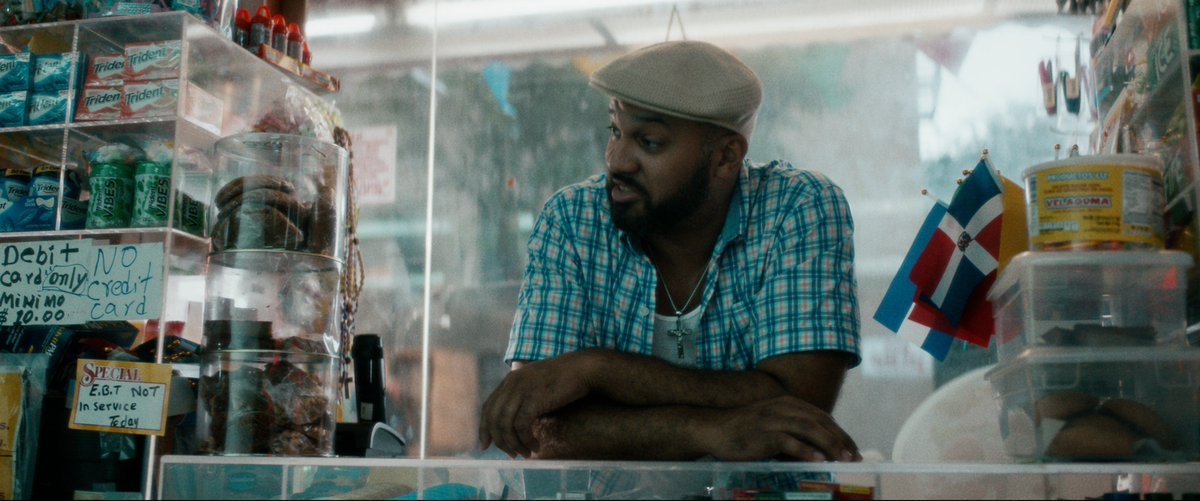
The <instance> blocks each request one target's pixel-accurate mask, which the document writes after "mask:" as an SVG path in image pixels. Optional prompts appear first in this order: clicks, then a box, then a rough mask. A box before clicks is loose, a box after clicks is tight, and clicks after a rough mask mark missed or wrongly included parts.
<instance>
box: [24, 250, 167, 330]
mask: <svg viewBox="0 0 1200 501" xmlns="http://www.w3.org/2000/svg"><path fill="white" fill-rule="evenodd" d="M162 271H163V244H162V243H161V242H156V243H143V244H124V245H92V241H91V240H54V241H45V242H19V243H16V242H14V243H2V244H0V325H65V324H80V323H84V322H90V321H97V320H135V319H143V318H155V317H158V316H160V314H161V310H162V293H163V291H162V288H163V277H162Z"/></svg>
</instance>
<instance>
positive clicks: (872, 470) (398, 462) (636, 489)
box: [158, 456, 1200, 499]
mask: <svg viewBox="0 0 1200 501" xmlns="http://www.w3.org/2000/svg"><path fill="white" fill-rule="evenodd" d="M161 475H162V476H161V477H160V482H159V486H160V490H159V493H158V494H159V498H160V499H218V498H251V497H254V498H273V499H308V498H311V497H313V496H333V495H340V496H342V497H345V498H350V499H353V498H366V497H390V498H396V497H399V496H402V495H406V494H407V495H410V496H411V495H412V493H413V492H423V493H426V492H427V493H429V497H427V499H429V498H432V497H433V494H434V493H435V492H437V490H438V489H446V488H448V487H456V488H458V490H457V492H458V493H459V495H463V494H462V493H463V492H464V491H463V490H462V489H467V490H468V491H470V490H474V494H475V495H477V496H478V498H480V499H534V498H542V499H555V498H557V499H583V497H580V496H585V495H586V496H589V498H590V499H600V498H604V497H614V498H642V499H650V498H655V497H658V498H665V499H672V498H673V499H679V498H682V497H683V496H688V495H697V494H704V493H706V492H707V493H709V494H710V495H711V496H712V499H729V498H730V497H731V496H730V493H731V492H732V489H735V488H739V487H743V488H745V487H752V486H753V485H760V484H761V482H760V481H761V480H763V479H765V478H772V479H779V478H781V476H788V475H794V476H796V477H799V476H806V477H807V478H819V477H823V476H829V475H831V476H832V479H834V480H835V481H836V482H838V483H842V484H848V485H858V486H866V487H872V488H874V490H875V499H955V498H957V499H1055V498H1061V499H1084V498H1099V497H1100V496H1102V495H1103V494H1105V493H1107V492H1113V491H1118V490H1125V491H1126V492H1134V493H1141V492H1152V491H1153V492H1174V493H1175V494H1176V499H1178V498H1179V496H1180V495H1181V494H1182V493H1185V492H1200V464H1196V463H1184V464H1141V463H1091V464H992V463H957V464H892V463H787V462H769V463H737V462H733V463H730V462H715V461H700V462H640V461H639V462H632V461H612V462H605V461H508V460H471V459H426V460H418V459H376V458H267V457H219V456H164V457H163V458H162V468H161ZM614 476H621V477H623V479H624V480H626V482H625V484H626V485H625V486H624V487H623V488H622V490H621V491H618V492H604V491H603V487H601V479H605V480H612V479H613V477H614ZM332 479H336V481H337V482H336V485H331V483H332ZM650 479H653V480H650ZM630 481H632V482H630ZM756 481H757V482H756ZM708 487H712V488H713V489H711V490H706V488H708ZM331 489H335V490H331ZM1139 497H1140V496H1139Z"/></svg>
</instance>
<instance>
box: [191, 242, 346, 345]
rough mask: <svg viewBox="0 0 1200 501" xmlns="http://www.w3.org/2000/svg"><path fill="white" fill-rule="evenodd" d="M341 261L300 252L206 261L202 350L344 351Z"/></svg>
mask: <svg viewBox="0 0 1200 501" xmlns="http://www.w3.org/2000/svg"><path fill="white" fill-rule="evenodd" d="M341 273H342V263H341V262H339V261H337V260H335V259H332V258H328V257H325V256H319V255H316V254H308V253H302V252H277V251H230V252H220V253H216V254H212V255H210V256H209V257H208V281H207V282H208V283H207V291H206V298H205V314H204V315H205V320H204V349H205V350H208V351H213V350H243V349H250V350H277V349H278V350H287V351H299V352H305V353H316V354H324V355H336V354H339V353H341V352H342V350H343V348H344V347H343V346H342V345H341V344H342V342H341V339H340V331H339V323H338V322H339V319H340V312H341V309H340V308H341V302H340V299H339V295H338V291H339V285H340V278H341Z"/></svg>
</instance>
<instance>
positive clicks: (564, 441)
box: [534, 398, 714, 461]
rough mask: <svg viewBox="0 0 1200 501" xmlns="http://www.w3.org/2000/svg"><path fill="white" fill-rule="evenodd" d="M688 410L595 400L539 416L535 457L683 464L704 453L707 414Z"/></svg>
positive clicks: (585, 400) (701, 411)
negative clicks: (537, 447) (538, 445)
mask: <svg viewBox="0 0 1200 501" xmlns="http://www.w3.org/2000/svg"><path fill="white" fill-rule="evenodd" d="M712 412H714V410H713V409H703V408H698V407H687V406H663V407H628V406H623V405H618V404H613V403H611V402H608V401H605V400H603V399H598V398H588V399H584V400H582V401H579V402H576V403H575V404H572V405H571V406H569V407H567V408H565V409H562V410H561V411H559V412H555V413H553V414H550V415H547V416H543V417H542V418H541V419H539V420H538V422H537V424H536V425H535V426H534V436H535V437H537V440H538V442H539V444H540V447H539V449H538V451H537V453H536V456H535V457H537V458H540V459H593V460H613V459H625V460H642V461H688V460H693V459H696V458H699V457H702V456H705V455H707V454H709V451H708V450H706V447H705V445H704V444H703V443H702V440H701V439H702V438H703V436H704V433H705V432H704V431H703V430H704V425H703V423H704V422H705V420H706V419H711V416H706V415H705V414H706V413H709V414H711V413H712Z"/></svg>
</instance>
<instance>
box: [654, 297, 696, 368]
mask: <svg viewBox="0 0 1200 501" xmlns="http://www.w3.org/2000/svg"><path fill="white" fill-rule="evenodd" d="M702 316H704V308H696V309H694V310H692V311H689V312H687V313H684V314H683V318H682V321H683V328H684V329H687V330H688V332H690V334H688V335H687V336H684V337H683V358H679V345H678V343H677V341H676V340H675V337H674V336H672V335H670V334H669V333H668V331H670V330H671V329H674V328H675V326H676V325H677V324H678V322H679V321H680V319H676V318H675V315H660V314H658V313H655V314H654V356H656V357H658V358H661V359H663V360H666V361H667V362H670V363H672V364H675V365H678V366H680V367H696V366H697V364H696V337H697V336H699V335H700V317H702Z"/></svg>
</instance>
